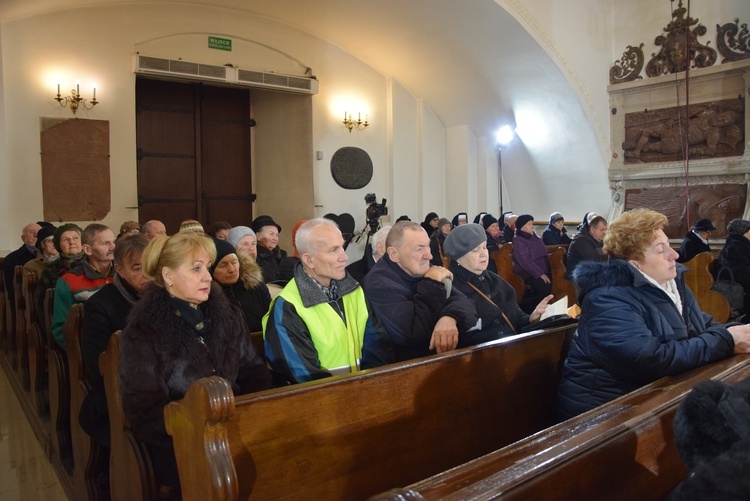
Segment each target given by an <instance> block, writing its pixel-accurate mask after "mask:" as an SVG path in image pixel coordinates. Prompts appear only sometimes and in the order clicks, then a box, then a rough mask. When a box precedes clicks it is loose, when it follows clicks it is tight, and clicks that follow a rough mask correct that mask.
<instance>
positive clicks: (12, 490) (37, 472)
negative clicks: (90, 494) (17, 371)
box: [0, 368, 67, 501]
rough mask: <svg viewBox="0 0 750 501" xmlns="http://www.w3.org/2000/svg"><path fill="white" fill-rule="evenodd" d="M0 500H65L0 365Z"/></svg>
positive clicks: (63, 493)
mask: <svg viewBox="0 0 750 501" xmlns="http://www.w3.org/2000/svg"><path fill="white" fill-rule="evenodd" d="M0 500H2V501H29V500H31V501H63V500H67V497H66V496H65V492H64V491H63V488H62V487H61V486H60V482H59V481H58V479H57V476H56V475H55V471H54V469H53V468H52V465H51V464H50V462H49V461H48V460H47V457H46V456H45V455H44V450H43V449H42V446H41V444H40V443H39V441H38V440H37V439H36V437H35V436H34V432H33V431H32V429H31V426H29V423H28V421H27V420H26V416H25V415H24V413H23V410H22V409H21V405H20V404H19V403H18V400H17V399H16V395H15V393H13V388H12V387H11V385H10V383H9V382H8V377H7V375H6V374H5V371H4V370H3V369H2V368H0Z"/></svg>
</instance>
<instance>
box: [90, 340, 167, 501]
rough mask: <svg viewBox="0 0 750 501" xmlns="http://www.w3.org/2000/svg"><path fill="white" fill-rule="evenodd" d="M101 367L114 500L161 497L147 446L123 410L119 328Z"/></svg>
mask: <svg viewBox="0 0 750 501" xmlns="http://www.w3.org/2000/svg"><path fill="white" fill-rule="evenodd" d="M99 370H100V371H101V373H102V377H103V378H104V386H105V391H106V393H107V410H108V411H109V429H110V432H111V447H110V459H109V488H110V492H111V494H112V501H147V500H155V499H159V491H158V489H157V486H156V479H155V476H154V471H153V467H152V466H151V458H150V457H149V455H148V451H147V450H146V447H145V446H144V445H143V444H142V443H141V442H140V441H139V440H138V439H136V438H135V435H134V434H133V431H132V429H131V427H130V423H129V422H128V420H127V419H126V418H125V413H124V412H123V410H122V398H121V396H120V332H119V331H118V332H116V333H114V334H113V335H112V336H111V337H110V338H109V343H108V344H107V350H106V351H105V352H104V353H102V354H101V355H99Z"/></svg>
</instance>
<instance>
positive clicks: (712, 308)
mask: <svg viewBox="0 0 750 501" xmlns="http://www.w3.org/2000/svg"><path fill="white" fill-rule="evenodd" d="M712 262H714V256H713V254H711V253H710V252H701V253H700V254H698V255H697V256H695V257H694V258H693V259H691V260H690V261H688V262H686V263H683V264H684V265H685V266H687V267H688V268H690V270H689V271H686V272H685V275H684V276H685V283H686V284H687V286H688V287H690V290H691V291H693V295H694V296H695V299H696V301H698V306H700V308H701V310H702V311H704V312H706V313H708V314H709V315H711V316H712V317H714V318H715V319H716V321H717V322H726V321H727V320H729V315H730V313H731V311H732V309H731V307H730V306H729V301H727V298H725V297H724V296H723V295H721V294H720V293H718V292H716V291H713V290H711V286H712V285H713V284H714V277H713V275H712V274H711V271H710V266H711V263H712Z"/></svg>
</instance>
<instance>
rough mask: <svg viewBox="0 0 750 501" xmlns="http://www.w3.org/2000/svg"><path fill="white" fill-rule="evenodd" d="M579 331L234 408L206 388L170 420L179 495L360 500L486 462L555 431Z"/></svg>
mask: <svg viewBox="0 0 750 501" xmlns="http://www.w3.org/2000/svg"><path fill="white" fill-rule="evenodd" d="M575 327H576V326H575V325H573V326H568V327H564V328H558V329H551V330H549V331H537V332H532V333H529V334H521V335H518V336H513V337H510V338H504V339H501V340H498V341H493V342H491V343H486V344H483V345H479V346H476V347H472V348H466V349H463V350H456V351H453V352H449V353H445V354H441V355H434V356H432V357H426V358H424V359H419V360H413V361H408V362H403V363H400V364H395V365H393V366H387V367H385V368H381V369H376V370H370V371H363V372H361V373H358V374H355V375H349V376H336V377H333V378H330V379H327V380H323V381H319V382H314V383H305V384H301V385H296V386H293V387H289V388H283V389H275V390H268V391H265V392H261V393H257V394H252V395H246V396H241V397H237V398H234V397H233V395H232V392H231V390H230V387H229V385H228V383H227V382H226V381H224V380H222V379H221V378H218V377H216V376H214V377H211V378H206V379H202V380H199V381H197V382H196V383H194V384H193V385H192V386H191V388H190V390H189V391H188V393H187V394H186V396H185V398H184V399H183V400H182V401H179V402H173V403H171V404H169V405H167V406H166V407H165V411H164V415H165V424H166V427H167V432H168V433H170V434H171V435H172V437H173V443H174V446H175V453H176V456H177V462H178V467H179V472H180V479H181V484H182V492H183V496H188V497H186V499H203V500H209V499H238V498H239V499H246V498H248V497H249V496H253V497H256V498H258V499H266V498H269V497H279V498H294V497H296V498H300V497H302V498H308V499H316V498H336V499H352V498H364V497H367V496H369V495H372V494H375V493H377V492H381V491H383V490H385V489H384V487H387V486H392V485H399V484H400V483H401V482H403V481H405V480H407V479H412V480H411V481H415V480H417V479H420V478H424V477H425V476H429V475H432V474H435V473H438V472H440V471H444V470H446V469H448V468H451V467H454V466H457V465H459V464H461V463H463V462H465V461H468V460H470V459H473V458H476V457H479V456H481V455H483V454H487V453H489V452H491V451H493V450H495V449H497V448H499V447H502V446H504V445H507V444H509V443H512V442H514V441H516V440H519V439H521V438H523V437H526V436H528V435H530V434H532V433H535V432H537V431H539V430H541V429H544V428H546V427H548V426H550V425H552V424H553V423H554V396H555V394H556V393H557V385H558V382H559V378H560V374H561V370H562V363H563V361H564V359H565V356H566V354H567V349H568V346H569V343H570V340H571V338H572V335H573V332H574V330H575ZM408 482H409V481H408V480H407V483H408ZM401 485H404V484H401Z"/></svg>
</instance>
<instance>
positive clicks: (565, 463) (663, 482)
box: [371, 355, 750, 501]
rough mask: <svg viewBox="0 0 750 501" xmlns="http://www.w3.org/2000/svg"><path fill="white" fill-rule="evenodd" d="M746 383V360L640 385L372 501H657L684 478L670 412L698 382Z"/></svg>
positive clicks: (748, 366)
mask: <svg viewBox="0 0 750 501" xmlns="http://www.w3.org/2000/svg"><path fill="white" fill-rule="evenodd" d="M748 377H750V356H748V355H736V356H734V357H732V358H729V359H726V360H722V361H719V362H716V363H714V364H711V365H708V366H705V367H701V368H698V369H696V370H693V371H691V372H688V373H685V374H682V375H680V376H675V377H665V378H662V379H660V380H658V381H656V382H654V383H652V384H650V385H648V386H645V387H643V388H641V389H639V390H636V391H634V392H632V393H629V394H628V395H625V396H623V397H620V398H618V399H617V400H614V401H612V402H610V403H608V404H605V405H603V406H601V407H598V408H596V409H593V410H591V411H589V412H587V413H585V414H582V415H580V416H578V417H576V418H573V419H570V420H568V421H566V422H564V423H560V424H558V425H555V426H553V427H551V428H549V429H547V430H543V431H541V432H539V433H537V434H535V435H532V436H530V437H528V438H526V439H523V440H520V441H518V442H516V443H514V444H511V445H509V446H507V447H504V448H502V449H500V450H498V451H495V452H493V453H491V454H488V455H486V456H484V457H481V458H478V459H476V460H474V461H470V462H468V463H466V464H463V465H461V466H459V467H457V468H454V469H452V470H450V471H445V472H443V473H441V474H438V475H435V476H433V477H431V478H428V479H425V480H422V481H420V482H417V483H414V484H412V485H411V486H409V487H406V488H404V489H394V490H391V491H389V492H386V493H383V494H380V495H378V496H374V497H373V498H371V499H372V500H377V501H384V500H392V501H396V500H405V499H408V500H412V501H417V500H433V499H452V500H459V499H460V500H471V499H520V500H525V499H544V500H545V501H547V500H568V499H575V500H577V501H585V500H599V499H623V500H631V499H638V500H649V499H654V500H656V499H658V500H661V499H664V498H665V497H666V496H667V495H668V494H669V492H670V491H671V490H672V489H674V488H675V487H676V486H677V485H678V484H679V483H680V482H681V481H682V480H683V479H684V478H685V477H686V475H687V471H686V469H685V467H684V466H683V464H682V462H681V460H680V458H679V455H678V453H677V449H676V447H675V443H674V435H673V425H672V422H673V419H674V415H675V411H676V409H677V406H678V405H679V404H680V402H682V400H683V399H684V398H685V396H686V395H687V394H688V392H689V391H690V390H691V389H692V388H693V387H694V386H695V385H696V384H698V383H699V382H701V381H705V380H708V379H715V380H719V381H723V382H725V383H735V382H738V381H741V380H743V379H746V378H748Z"/></svg>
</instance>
